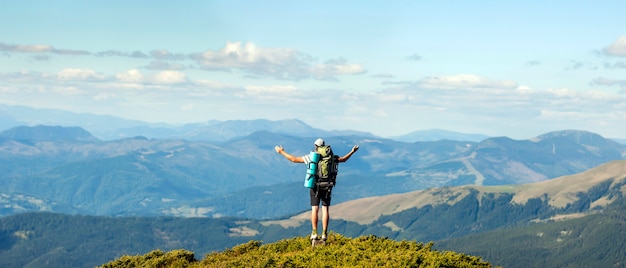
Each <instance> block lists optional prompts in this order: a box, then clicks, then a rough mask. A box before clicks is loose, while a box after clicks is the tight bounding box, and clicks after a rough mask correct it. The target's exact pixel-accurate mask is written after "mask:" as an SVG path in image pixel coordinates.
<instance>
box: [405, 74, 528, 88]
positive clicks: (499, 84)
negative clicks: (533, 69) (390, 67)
mask: <svg viewBox="0 0 626 268" xmlns="http://www.w3.org/2000/svg"><path fill="white" fill-rule="evenodd" d="M417 84H418V85H419V87H422V88H432V89H463V88H498V89H513V88H516V87H517V83H516V82H514V81H504V80H503V81H497V80H490V79H488V78H485V77H480V76H477V75H470V74H458V75H452V76H431V77H426V78H424V79H421V80H419V81H418V82H417Z"/></svg>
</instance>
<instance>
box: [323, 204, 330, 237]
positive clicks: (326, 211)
mask: <svg viewBox="0 0 626 268" xmlns="http://www.w3.org/2000/svg"><path fill="white" fill-rule="evenodd" d="M329 220H330V207H329V206H322V228H324V229H323V233H322V237H324V236H326V235H327V233H326V232H327V231H328V222H329Z"/></svg>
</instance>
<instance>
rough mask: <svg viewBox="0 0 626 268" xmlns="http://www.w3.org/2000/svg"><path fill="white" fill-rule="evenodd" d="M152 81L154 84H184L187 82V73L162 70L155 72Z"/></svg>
mask: <svg viewBox="0 0 626 268" xmlns="http://www.w3.org/2000/svg"><path fill="white" fill-rule="evenodd" d="M150 81H151V82H152V83H154V84H162V85H167V84H182V83H187V75H185V74H184V73H181V72H178V71H162V72H158V73H156V74H154V75H153V76H152V77H151V79H150Z"/></svg>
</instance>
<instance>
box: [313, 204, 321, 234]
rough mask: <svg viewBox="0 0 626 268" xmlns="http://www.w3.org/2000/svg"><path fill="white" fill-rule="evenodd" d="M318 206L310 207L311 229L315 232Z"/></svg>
mask: <svg viewBox="0 0 626 268" xmlns="http://www.w3.org/2000/svg"><path fill="white" fill-rule="evenodd" d="M318 210H319V206H311V227H312V228H313V230H314V231H315V230H317V211H318Z"/></svg>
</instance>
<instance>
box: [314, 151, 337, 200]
mask: <svg viewBox="0 0 626 268" xmlns="http://www.w3.org/2000/svg"><path fill="white" fill-rule="evenodd" d="M317 153H319V154H320V160H319V161H318V162H317V181H316V183H315V184H316V185H317V186H318V188H319V189H322V190H328V189H330V188H332V187H333V186H335V183H336V180H337V170H338V166H339V156H337V155H335V154H333V150H332V149H331V148H330V145H323V146H319V147H317Z"/></svg>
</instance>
